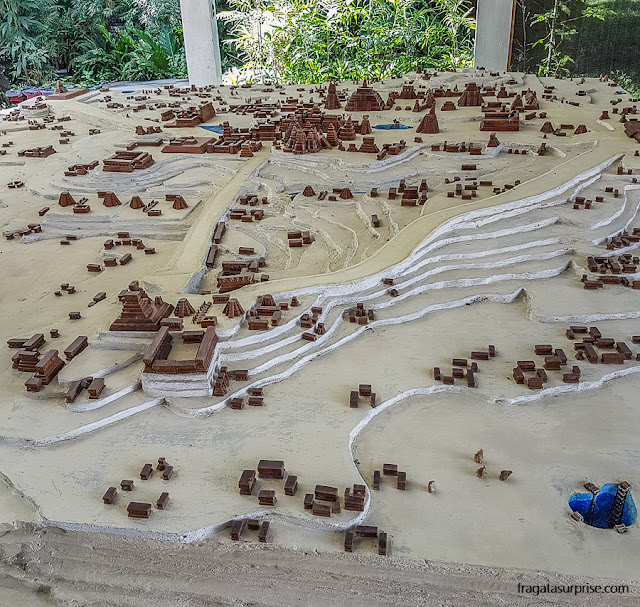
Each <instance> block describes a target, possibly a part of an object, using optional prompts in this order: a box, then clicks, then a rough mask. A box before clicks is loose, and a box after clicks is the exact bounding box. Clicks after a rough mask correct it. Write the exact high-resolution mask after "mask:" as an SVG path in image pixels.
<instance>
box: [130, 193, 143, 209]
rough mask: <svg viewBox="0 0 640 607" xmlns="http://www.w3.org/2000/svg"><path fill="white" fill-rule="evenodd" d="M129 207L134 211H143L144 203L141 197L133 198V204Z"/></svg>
mask: <svg viewBox="0 0 640 607" xmlns="http://www.w3.org/2000/svg"><path fill="white" fill-rule="evenodd" d="M129 206H130V207H131V208H132V209H142V208H144V202H142V198H140V196H133V197H132V198H131V202H130V203H129Z"/></svg>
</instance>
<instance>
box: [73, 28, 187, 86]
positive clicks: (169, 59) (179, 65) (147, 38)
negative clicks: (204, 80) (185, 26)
mask: <svg viewBox="0 0 640 607" xmlns="http://www.w3.org/2000/svg"><path fill="white" fill-rule="evenodd" d="M98 30H99V31H100V33H101V34H102V36H101V38H100V39H98V40H90V41H88V42H87V43H86V45H85V50H84V52H83V53H82V54H80V55H79V56H78V57H76V58H75V60H74V62H73V67H74V68H75V69H76V70H77V72H79V73H80V75H81V76H80V77H81V79H82V80H83V81H93V82H101V81H110V80H152V79H158V78H166V77H169V76H172V77H173V76H186V62H185V60H184V48H183V45H182V40H181V38H180V36H179V35H178V34H177V33H176V32H170V31H168V30H161V31H160V32H159V33H158V36H157V39H156V38H154V37H152V36H151V35H149V34H148V33H147V32H144V31H142V30H138V29H133V28H131V27H125V28H123V29H122V30H118V32H117V33H115V34H112V33H111V32H109V31H108V30H107V29H106V28H105V27H104V26H101V25H99V26H98Z"/></svg>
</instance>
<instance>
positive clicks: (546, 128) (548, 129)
mask: <svg viewBox="0 0 640 607" xmlns="http://www.w3.org/2000/svg"><path fill="white" fill-rule="evenodd" d="M540 131H541V132H542V133H553V125H552V124H551V123H550V122H549V121H548V120H547V122H545V123H544V124H543V125H542V127H541V128H540Z"/></svg>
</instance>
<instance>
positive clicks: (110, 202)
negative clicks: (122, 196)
mask: <svg viewBox="0 0 640 607" xmlns="http://www.w3.org/2000/svg"><path fill="white" fill-rule="evenodd" d="M102 204H103V205H104V206H105V207H117V206H119V205H120V204H122V203H121V202H120V200H119V199H118V197H117V196H116V195H115V194H114V193H113V192H107V193H106V195H105V197H104V200H103V201H102Z"/></svg>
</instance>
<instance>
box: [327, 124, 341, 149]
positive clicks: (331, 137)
mask: <svg viewBox="0 0 640 607" xmlns="http://www.w3.org/2000/svg"><path fill="white" fill-rule="evenodd" d="M327 141H328V142H329V144H330V145H331V146H332V147H336V146H337V145H338V143H339V139H338V133H337V132H336V127H335V126H333V123H331V124H329V128H328V129H327Z"/></svg>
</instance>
